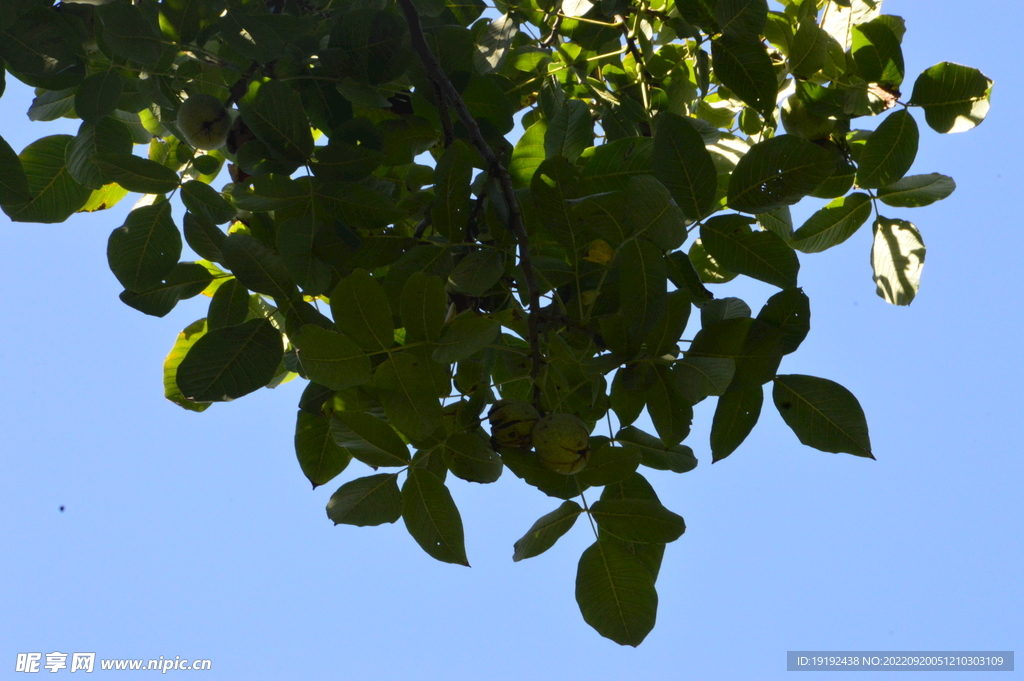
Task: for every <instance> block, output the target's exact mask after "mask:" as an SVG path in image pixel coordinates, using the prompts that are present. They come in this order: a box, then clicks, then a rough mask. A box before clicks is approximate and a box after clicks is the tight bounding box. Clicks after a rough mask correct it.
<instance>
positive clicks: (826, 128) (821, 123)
mask: <svg viewBox="0 0 1024 681" xmlns="http://www.w3.org/2000/svg"><path fill="white" fill-rule="evenodd" d="M782 127H783V128H785V129H786V132H788V133H789V134H790V135H795V136H796V137H803V138H804V139H807V140H811V141H814V140H823V139H828V138H829V136H831V135H832V133H833V132H834V131H835V129H836V122H835V121H833V120H830V119H828V118H825V117H824V116H819V115H818V114H816V113H813V112H811V111H810V110H809V109H808V108H807V105H806V104H804V101H803V100H802V99H800V98H799V97H797V96H796V95H790V96H789V97H788V98H786V101H784V102H783V103H782Z"/></svg>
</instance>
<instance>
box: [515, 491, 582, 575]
mask: <svg viewBox="0 0 1024 681" xmlns="http://www.w3.org/2000/svg"><path fill="white" fill-rule="evenodd" d="M582 512H583V509H582V508H580V505H579V504H577V503H576V502H575V501H565V502H563V503H562V505H561V506H559V507H558V508H556V509H555V510H554V511H552V512H551V513H548V514H547V515H544V516H541V517H540V518H539V519H538V520H537V522H535V523H534V524H533V526H531V527H530V529H529V530H528V531H527V532H526V534H524V535H523V536H522V538H520V539H519V541H517V542H516V543H515V552H514V553H513V554H512V560H513V561H515V562H519V561H521V560H523V559H525V558H533V557H534V556H539V555H540V554H542V553H544V552H545V551H547V550H548V549H550V548H551V547H552V546H554V545H555V542H557V541H558V540H559V539H560V538H561V536H562V535H564V534H565V533H566V532H568V531H569V530H571V529H572V526H573V525H575V524H576V519H577V518H579V517H580V514H581V513H582Z"/></svg>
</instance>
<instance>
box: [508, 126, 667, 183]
mask: <svg viewBox="0 0 1024 681" xmlns="http://www.w3.org/2000/svg"><path fill="white" fill-rule="evenodd" d="M653 147H654V141H653V140H652V139H651V138H649V137H627V138H625V139H620V140H615V141H614V142H608V143H606V144H602V145H600V146H597V147H591V148H589V149H586V150H585V151H584V152H583V153H582V154H581V155H580V159H579V160H580V161H583V162H584V165H583V170H582V171H580V177H581V179H582V181H583V183H584V186H585V187H586V190H585V191H584V194H587V195H589V194H600V193H602V192H611V191H615V190H618V189H626V187H627V184H628V182H629V180H630V178H633V177H636V176H637V175H647V174H649V173H650V172H651V154H652V149H653ZM517 148H518V147H517Z"/></svg>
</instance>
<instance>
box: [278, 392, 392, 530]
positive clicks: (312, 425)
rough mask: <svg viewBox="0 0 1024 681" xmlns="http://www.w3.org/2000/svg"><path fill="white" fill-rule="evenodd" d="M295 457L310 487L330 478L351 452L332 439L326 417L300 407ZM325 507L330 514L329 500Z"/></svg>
mask: <svg viewBox="0 0 1024 681" xmlns="http://www.w3.org/2000/svg"><path fill="white" fill-rule="evenodd" d="M295 456H296V457H298V459H299V466H301V467H302V473H303V474H304V475H305V476H306V478H307V479H308V480H309V481H310V482H311V483H312V484H313V489H316V488H317V487H319V486H320V485H323V484H325V483H328V482H330V481H331V480H333V479H334V478H335V477H336V476H337V475H338V474H339V473H341V472H342V471H343V470H345V468H347V467H348V464H349V462H350V461H351V460H352V455H351V454H349V453H348V452H346V451H345V450H344V449H342V448H341V447H339V446H338V445H337V444H336V443H335V442H334V439H333V438H332V437H331V428H330V424H329V423H328V421H327V419H325V418H324V417H323V416H322V415H320V414H310V413H309V412H306V411H301V410H300V411H298V412H297V417H296V421H295ZM396 491H397V488H396ZM332 500H333V497H332ZM327 508H328V517H330V510H329V509H330V508H331V504H330V503H328V505H327ZM397 519H398V518H397V517H396V518H395V520H397ZM339 522H340V521H339Z"/></svg>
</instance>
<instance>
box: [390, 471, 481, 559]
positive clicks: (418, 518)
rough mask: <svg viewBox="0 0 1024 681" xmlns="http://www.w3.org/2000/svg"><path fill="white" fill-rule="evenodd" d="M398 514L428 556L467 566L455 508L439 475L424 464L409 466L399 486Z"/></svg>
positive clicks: (457, 511) (464, 544)
mask: <svg viewBox="0 0 1024 681" xmlns="http://www.w3.org/2000/svg"><path fill="white" fill-rule="evenodd" d="M402 518H403V519H404V520H405V527H406V529H408V530H409V534H411V535H412V538H413V539H415V540H416V543H417V544H419V545H420V547H421V548H422V549H423V550H424V551H426V552H427V554H428V555H429V556H431V557H432V558H436V559H437V560H439V561H441V562H443V563H455V564H456V565H465V566H466V567H469V560H468V559H467V558H466V540H465V538H464V536H463V531H462V517H461V516H460V515H459V509H458V508H456V506H455V501H454V500H453V499H452V495H451V492H449V491H448V488H447V487H445V485H444V483H443V482H441V479H440V478H438V477H437V476H436V475H434V474H433V473H431V472H430V471H428V470H426V469H425V468H410V469H409V474H408V477H407V478H406V480H405V484H404V485H403V486H402Z"/></svg>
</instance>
